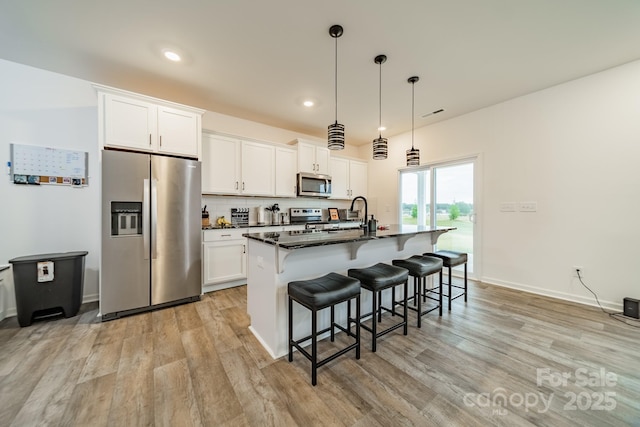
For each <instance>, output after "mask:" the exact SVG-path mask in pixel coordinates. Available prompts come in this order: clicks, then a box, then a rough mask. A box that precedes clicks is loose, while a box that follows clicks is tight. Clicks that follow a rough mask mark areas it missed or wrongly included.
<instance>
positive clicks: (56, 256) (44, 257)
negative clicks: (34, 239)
mask: <svg viewBox="0 0 640 427" xmlns="http://www.w3.org/2000/svg"><path fill="white" fill-rule="evenodd" d="M88 253H89V252H87V251H77V252H63V253H53V254H41V255H28V256H21V257H18V258H14V259H10V260H9V262H10V263H11V264H20V263H23V262H39V261H54V260H55V261H61V260H64V259H69V258H77V257H81V256H85V255H87V254H88Z"/></svg>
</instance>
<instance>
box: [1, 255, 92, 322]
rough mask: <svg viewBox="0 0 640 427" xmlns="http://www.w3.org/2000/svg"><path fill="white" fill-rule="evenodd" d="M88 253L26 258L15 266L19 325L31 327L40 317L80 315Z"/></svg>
mask: <svg viewBox="0 0 640 427" xmlns="http://www.w3.org/2000/svg"><path fill="white" fill-rule="evenodd" d="M87 254H88V252H86V251H79V252H65V253H57V254H56V253H54V254H42V255H31V256H23V257H18V258H14V259H11V260H9V263H11V264H12V265H13V283H14V285H15V292H16V311H17V312H18V324H20V326H23V327H24V326H29V325H31V322H32V321H33V319H34V318H37V317H38V316H49V315H52V314H55V313H59V312H62V314H64V317H73V316H75V315H76V314H78V311H79V310H80V304H82V289H83V287H84V258H85V256H86V255H87Z"/></svg>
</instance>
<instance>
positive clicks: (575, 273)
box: [571, 265, 584, 279]
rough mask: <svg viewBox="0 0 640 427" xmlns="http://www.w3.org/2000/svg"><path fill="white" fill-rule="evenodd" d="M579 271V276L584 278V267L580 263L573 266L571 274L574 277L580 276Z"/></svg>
mask: <svg viewBox="0 0 640 427" xmlns="http://www.w3.org/2000/svg"><path fill="white" fill-rule="evenodd" d="M578 271H579V272H580V276H579V277H581V278H583V279H584V267H582V266H580V265H574V266H573V267H571V275H572V276H573V277H578Z"/></svg>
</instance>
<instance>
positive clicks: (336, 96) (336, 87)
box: [335, 37, 338, 123]
mask: <svg viewBox="0 0 640 427" xmlns="http://www.w3.org/2000/svg"><path fill="white" fill-rule="evenodd" d="M335 39H336V61H335V63H336V69H335V82H336V84H335V101H336V123H338V37H335Z"/></svg>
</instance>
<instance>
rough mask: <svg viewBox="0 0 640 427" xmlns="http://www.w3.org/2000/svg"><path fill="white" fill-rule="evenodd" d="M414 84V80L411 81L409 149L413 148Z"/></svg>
mask: <svg viewBox="0 0 640 427" xmlns="http://www.w3.org/2000/svg"><path fill="white" fill-rule="evenodd" d="M415 86H416V83H415V82H411V150H413V132H414V130H413V118H414V116H415V112H414V110H415V108H416V102H415Z"/></svg>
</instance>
